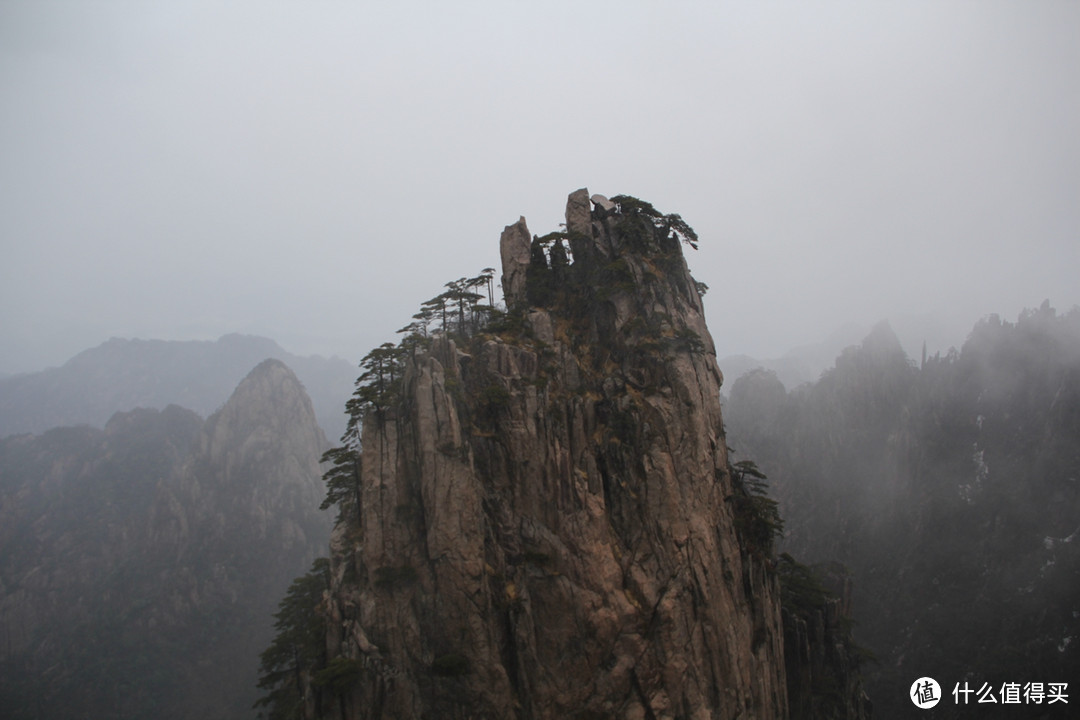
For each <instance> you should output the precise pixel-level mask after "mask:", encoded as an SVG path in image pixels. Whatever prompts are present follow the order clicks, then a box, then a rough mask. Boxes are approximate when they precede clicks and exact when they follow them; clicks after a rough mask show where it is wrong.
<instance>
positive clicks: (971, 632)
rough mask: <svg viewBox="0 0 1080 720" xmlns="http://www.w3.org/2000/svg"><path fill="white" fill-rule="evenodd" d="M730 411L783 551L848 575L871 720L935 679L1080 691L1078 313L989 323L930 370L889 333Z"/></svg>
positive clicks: (878, 333)
mask: <svg viewBox="0 0 1080 720" xmlns="http://www.w3.org/2000/svg"><path fill="white" fill-rule="evenodd" d="M724 412H725V418H726V420H727V426H726V430H727V437H728V439H729V441H730V443H731V444H732V446H734V447H737V448H738V449H739V452H740V455H739V457H745V458H753V459H754V460H756V461H757V462H758V464H759V466H760V469H761V470H762V471H763V472H764V473H765V474H766V475H767V476H768V478H769V483H770V486H771V489H772V490H773V492H775V497H776V498H777V500H778V501H779V502H780V506H781V512H782V513H783V517H784V532H785V538H784V545H783V547H784V548H785V549H787V550H789V551H790V552H792V553H795V554H797V555H798V556H800V557H804V558H807V560H809V561H811V562H816V563H828V562H833V561H839V562H841V563H843V564H844V565H845V566H847V567H848V568H849V569H850V570H851V573H852V581H853V584H854V585H853V588H854V590H853V595H852V599H853V603H854V606H855V615H856V617H858V618H859V620H860V624H859V627H858V629H857V631H856V637H857V639H858V640H859V642H860V643H862V644H865V645H866V646H867V647H868V648H869V649H870V650H872V651H873V652H874V653H875V654H876V655H877V658H878V660H879V661H880V662H879V664H877V665H875V666H874V667H873V668H872V669H870V670H869V671H868V672H867V674H866V677H867V680H868V685H869V688H870V693H871V697H873V698H874V712H875V716H878V717H906V716H907V715H905V714H904V713H905V712H908V713H910V712H911V705H910V704H909V700H910V698H909V696H907V694H906V693H907V691H908V688H909V687H910V686H911V682H912V681H913V680H914V679H915V678H918V677H922V676H929V677H933V678H935V679H936V680H937V681H938V682H940V683H941V686H942V690H943V691H944V692H945V693H946V696H945V697H946V699H949V698H948V692H949V690H951V689H952V688H953V687H954V685H955V684H956V683H965V682H967V681H970V683H971V685H972V686H973V687H980V686H981V684H982V683H984V682H986V683H988V684H989V685H990V686H992V687H994V688H995V689H1000V688H1001V687H1002V686H1003V684H1004V683H1020V684H1021V685H1023V684H1024V683H1029V682H1030V683H1046V682H1064V681H1066V680H1068V679H1071V678H1076V677H1077V676H1078V673H1080V645H1078V644H1077V642H1076V639H1077V638H1080V582H1078V580H1080V544H1078V543H1077V542H1074V541H1075V540H1076V539H1077V538H1078V537H1080V527H1078V518H1080V480H1078V478H1080V310H1077V309H1075V308H1074V309H1073V310H1071V311H1069V312H1067V313H1065V314H1061V315H1059V314H1058V313H1057V312H1056V311H1055V310H1054V309H1053V308H1052V307H1050V306H1049V303H1048V302H1044V303H1043V305H1042V306H1041V307H1040V308H1039V309H1037V310H1026V311H1024V312H1022V313H1021V314H1020V316H1019V318H1018V320H1017V321H1016V322H1015V323H1011V322H1007V321H1003V320H1002V319H1001V318H1000V317H998V316H995V315H991V316H988V317H987V318H985V319H983V320H980V321H979V322H978V323H976V325H975V326H974V328H973V329H972V332H971V333H970V335H969V336H968V339H967V341H966V342H965V343H964V344H963V346H962V347H961V348H960V349H959V350H952V351H950V352H948V353H947V354H944V355H942V354H940V353H935V354H934V355H932V356H928V357H926V358H925V360H923V359H921V358H920V360H919V361H918V362H916V361H914V360H912V359H910V358H909V357H908V356H907V354H905V352H904V350H903V347H902V344H901V342H900V340H899V338H898V336H897V335H896V334H895V333H894V332H893V331H892V329H891V328H890V327H889V325H888V324H884V323H882V324H880V325H878V326H876V327H875V328H874V330H873V331H872V332H871V333H870V334H869V335H867V337H866V338H865V339H864V340H863V342H862V343H861V344H859V345H857V346H853V347H850V348H847V349H846V350H845V351H844V352H843V353H841V354H840V355H839V357H837V359H836V361H835V363H834V366H833V367H832V368H831V369H830V370H828V371H826V372H825V373H824V374H823V375H822V376H821V378H820V379H819V380H818V381H817V382H815V383H813V384H808V385H803V386H800V387H796V388H793V389H790V390H789V389H788V388H786V387H785V386H784V384H783V383H782V382H781V380H780V379H779V377H778V373H776V372H772V371H769V370H757V371H752V372H749V373H747V374H746V375H744V376H742V377H740V378H738V379H736V380H735V381H734V382H733V383H732V384H731V389H730V397H729V398H728V400H727V402H726V403H725V404H724ZM1058 678H1060V679H1061V680H1058ZM1058 707H1060V709H1058ZM1058 707H1049V708H1045V707H1044V708H1040V709H1039V712H1038V713H1036V714H1030V715H1029V714H1025V713H1024V712H1023V711H1021V712H1020V714H1019V715H1017V714H1015V713H1008V712H1004V711H1005V710H1007V708H1001V710H1002V711H1003V712H1002V714H1000V715H997V714H990V713H988V712H987V710H986V708H985V705H981V704H977V703H974V702H972V704H971V705H970V706H966V707H965V706H964V705H962V704H960V705H958V707H956V708H955V709H954V710H955V712H954V713H952V714H950V715H949V717H957V718H968V717H971V718H984V717H1013V716H1016V717H1020V716H1023V717H1036V716H1038V717H1047V718H1058V717H1062V718H1063V717H1066V716H1067V715H1068V708H1067V707H1066V706H1061V705H1060V704H1059V706H1058ZM1029 710H1030V709H1029ZM1043 713H1045V714H1043Z"/></svg>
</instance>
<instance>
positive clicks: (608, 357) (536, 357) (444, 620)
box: [327, 189, 788, 720]
mask: <svg viewBox="0 0 1080 720" xmlns="http://www.w3.org/2000/svg"><path fill="white" fill-rule="evenodd" d="M647 207H648V208H649V209H650V210H651V206H647ZM669 217H670V216H668V217H665V216H660V215H659V214H655V213H650V212H639V211H638V210H637V208H636V207H629V206H624V207H623V208H622V209H621V210H617V211H613V212H608V211H606V210H604V209H603V208H601V209H599V210H597V211H593V210H592V209H591V206H590V200H589V195H588V191H587V190H584V189H583V190H579V191H577V192H575V193H573V194H572V195H571V196H570V198H569V202H568V204H567V212H566V219H567V232H566V233H565V236H564V237H563V238H561V239H560V238H556V239H555V240H554V241H553V242H554V244H555V245H554V246H552V247H550V248H548V250H547V254H546V255H545V251H544V248H543V247H539V248H538V247H537V244H536V243H538V242H539V241H534V243H533V245H532V247H531V248H529V247H524V249H525V251H526V252H524V253H523V252H522V248H523V245H522V241H521V239H520V238H521V237H525V238H527V237H528V235H527V231H526V230H525V229H524V228H525V224H524V221H523V220H521V221H519V222H518V223H517V224H516V225H512V226H510V227H508V228H507V230H506V231H505V232H504V233H503V238H502V256H503V285H504V289H505V291H506V293H507V305H508V307H509V308H510V312H511V316H512V317H511V320H512V321H510V322H503V323H501V324H500V325H497V326H493V327H490V328H488V329H487V330H486V331H485V332H482V333H479V334H476V335H474V336H472V337H469V338H460V337H459V338H455V339H451V338H448V337H445V336H444V337H440V338H436V339H435V340H434V342H433V343H432V344H431V345H430V346H429V347H427V348H426V349H425V348H417V349H416V351H415V352H414V353H413V355H412V356H411V358H410V359H409V361H408V362H407V364H406V371H405V375H404V377H403V378H402V380H401V386H400V388H401V389H400V393H399V397H400V401H399V402H397V403H396V404H394V405H393V406H392V407H389V408H382V409H380V410H379V412H374V411H372V412H369V413H368V415H367V416H366V418H365V422H364V426H363V438H362V439H363V448H364V451H363V455H362V478H361V491H360V495H359V503H358V505H359V508H358V512H357V513H356V515H358V516H359V521H358V522H356V521H352V520H349V521H346V522H343V523H341V524H339V526H338V527H337V528H336V530H335V533H334V536H333V540H332V558H331V562H332V570H333V582H332V588H331V591H330V593H329V594H328V600H327V613H328V616H329V625H330V632H329V638H328V650H329V655H330V657H344V658H348V659H349V660H350V661H352V662H353V666H354V667H356V668H359V670H358V671H357V674H356V675H355V677H352V678H351V679H350V681H349V682H347V683H342V685H341V687H340V688H339V691H340V692H339V701H340V702H339V704H338V706H337V708H336V709H335V710H333V711H332V714H336V716H338V717H343V718H536V719H540V718H553V719H554V718H570V717H577V718H641V719H645V718H655V719H660V718H695V719H699V720H704V719H705V718H736V717H739V718H782V717H786V716H787V712H788V707H787V690H786V686H785V678H784V657H783V630H782V625H781V616H780V604H779V588H778V583H777V579H776V577H775V575H774V574H773V573H771V572H770V571H769V570H768V567H767V565H768V561H767V560H766V559H765V558H764V557H763V556H761V555H759V554H755V553H753V552H751V551H749V549H748V548H747V546H746V543H745V542H744V541H743V540H742V538H741V537H740V535H739V532H738V531H737V529H736V519H735V517H734V516H733V510H732V507H731V503H730V502H729V499H730V497H731V496H732V493H733V492H734V489H733V478H732V474H731V472H730V466H729V460H728V451H727V447H726V445H725V442H724V432H723V421H722V418H721V412H720V402H719V389H720V384H721V382H722V377H721V374H720V371H719V369H718V368H717V366H716V359H715V352H714V350H713V343H712V339H711V337H710V336H709V332H708V329H707V328H706V326H705V320H704V314H703V309H702V304H701V299H700V296H699V294H698V290H697V287H696V284H695V282H694V281H693V278H691V276H690V274H689V272H688V270H687V267H686V263H685V260H684V258H683V255H682V250H681V244H680V242H679V239H678V237H677V235H675V234H673V233H671V232H670V220H669V219H668V218H669ZM564 240H565V241H566V242H569V243H570V244H571V246H572V251H573V254H572V258H573V262H572V264H570V265H569V266H568V267H564V266H563V263H562V261H561V260H560V259H559V258H562V257H565V253H562V254H560V251H559V250H558V249H557V248H556V247H555V246H557V245H559V244H561V243H562V242H563V241H564ZM523 258H525V259H527V262H528V263H529V264H528V265H527V266H523V264H522V260H523ZM525 270H527V271H528V272H524V271H525ZM523 279H525V280H526V282H525V283H523V282H522V280H523ZM526 284H527V285H529V287H525V285H526ZM540 286H542V287H543V288H544V292H536V291H535V290H536V287H540ZM526 298H532V299H533V301H532V302H531V307H525V308H522V307H521V305H520V304H521V303H522V302H523V301H524V300H525V299H526ZM515 308H518V310H517V312H516V314H515ZM541 338H542V339H541ZM459 345H460V347H459ZM349 517H353V516H352V515H351V514H350V515H349Z"/></svg>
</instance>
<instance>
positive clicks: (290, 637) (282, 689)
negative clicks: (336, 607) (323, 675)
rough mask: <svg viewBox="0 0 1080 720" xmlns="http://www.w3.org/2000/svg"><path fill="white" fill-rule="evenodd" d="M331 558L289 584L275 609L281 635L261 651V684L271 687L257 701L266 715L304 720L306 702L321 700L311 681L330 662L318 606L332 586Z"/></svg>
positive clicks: (276, 626) (281, 719)
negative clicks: (330, 574)
mask: <svg viewBox="0 0 1080 720" xmlns="http://www.w3.org/2000/svg"><path fill="white" fill-rule="evenodd" d="M329 572H330V562H329V561H328V560H327V559H326V558H319V559H318V560H316V561H315V562H314V563H313V564H312V566H311V571H310V572H308V573H307V574H306V575H303V576H301V577H299V578H297V579H296V580H293V583H292V585H290V586H289V589H288V591H286V593H285V597H284V598H282V600H281V603H280V604H279V605H278V611H277V613H275V614H274V620H275V623H274V629H276V630H277V631H278V632H277V636H276V637H275V638H274V640H273V642H272V643H271V644H270V647H268V648H267V649H266V650H264V651H263V653H262V655H261V656H260V666H259V671H260V672H261V673H262V675H261V677H260V678H259V688H260V689H262V690H266V691H268V692H267V694H266V695H265V696H264V697H262V698H261V699H259V700H258V701H257V702H256V703H255V707H256V708H265V709H266V714H264V713H262V712H260V713H259V716H260V717H265V718H268V720H294V719H295V720H300V719H301V718H304V717H305V707H306V706H308V705H314V706H315V707H316V708H317V707H318V705H319V704H320V702H319V701H320V698H319V694H320V693H319V690H318V687H317V686H316V685H315V684H314V683H313V681H314V679H315V673H316V671H317V670H318V669H320V668H323V667H325V666H326V642H325V641H326V620H325V618H324V617H323V615H322V613H321V612H320V611H319V607H320V605H321V604H322V598H323V592H324V591H326V590H328V589H329V587H330V576H329Z"/></svg>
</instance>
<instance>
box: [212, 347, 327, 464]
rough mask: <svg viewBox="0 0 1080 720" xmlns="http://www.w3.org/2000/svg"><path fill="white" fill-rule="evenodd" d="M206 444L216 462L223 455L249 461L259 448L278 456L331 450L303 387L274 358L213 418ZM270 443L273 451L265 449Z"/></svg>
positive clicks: (247, 379)
mask: <svg viewBox="0 0 1080 720" xmlns="http://www.w3.org/2000/svg"><path fill="white" fill-rule="evenodd" d="M204 443H205V444H206V450H207V454H208V456H209V457H210V458H211V459H212V460H214V461H217V460H220V459H221V458H222V454H223V453H225V452H236V453H239V455H238V457H247V455H248V454H250V453H252V452H256V450H258V449H260V448H261V449H262V450H264V451H266V450H274V451H275V452H276V451H287V450H295V449H297V448H324V447H325V446H326V445H327V443H326V439H325V437H324V436H323V434H322V431H321V430H319V426H318V423H317V422H316V421H315V410H314V408H313V407H312V404H311V399H310V398H309V397H308V395H307V393H306V392H305V391H304V386H303V385H302V384H301V383H300V380H299V379H297V377H296V375H295V373H293V371H292V370H290V369H289V367H288V366H287V365H286V364H285V363H283V362H281V361H280V360H276V359H273V358H270V359H267V360H264V361H262V362H261V363H259V364H258V365H257V366H256V367H255V368H254V369H253V370H252V371H251V372H250V373H248V375H247V377H245V378H244V379H243V380H242V381H241V382H240V384H239V385H238V386H237V388H236V390H235V391H234V392H233V394H232V396H231V397H230V398H229V400H228V402H226V403H225V405H224V406H223V407H222V408H221V409H220V410H219V411H218V412H216V413H214V414H213V415H211V416H210V418H209V419H208V420H207V425H206V430H205V433H204ZM268 443H269V444H270V445H271V446H272V447H265V446H266V445H267V444H268Z"/></svg>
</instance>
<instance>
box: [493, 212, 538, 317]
mask: <svg viewBox="0 0 1080 720" xmlns="http://www.w3.org/2000/svg"><path fill="white" fill-rule="evenodd" d="M531 240H532V236H531V235H529V228H528V227H527V226H526V225H525V218H520V219H518V221H517V222H516V223H514V224H513V225H507V226H506V228H505V229H504V230H503V233H502V237H500V239H499V254H500V256H501V258H502V268H503V272H502V289H503V297H504V298H505V299H506V305H507V307H517V306H518V305H519V304H520V303H522V302H524V301H525V274H526V271H527V270H528V267H529V243H530V241H531Z"/></svg>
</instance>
